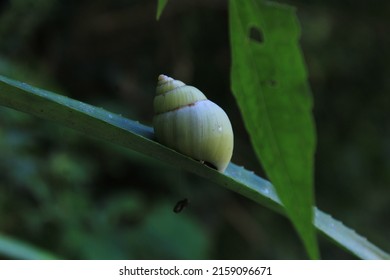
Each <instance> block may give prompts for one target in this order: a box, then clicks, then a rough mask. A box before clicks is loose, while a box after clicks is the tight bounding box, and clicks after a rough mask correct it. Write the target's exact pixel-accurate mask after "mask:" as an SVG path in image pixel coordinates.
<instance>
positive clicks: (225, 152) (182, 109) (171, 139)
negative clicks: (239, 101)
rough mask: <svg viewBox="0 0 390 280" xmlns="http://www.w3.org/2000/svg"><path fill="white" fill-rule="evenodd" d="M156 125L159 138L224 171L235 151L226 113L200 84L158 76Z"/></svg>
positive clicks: (154, 123)
mask: <svg viewBox="0 0 390 280" xmlns="http://www.w3.org/2000/svg"><path fill="white" fill-rule="evenodd" d="M154 111H155V116H154V118H153V126H154V130H155V134H156V138H157V141H159V142H160V143H162V144H164V145H166V146H168V147H170V148H172V149H174V150H176V151H178V152H180V153H183V154H185V155H187V156H189V157H192V158H194V159H196V160H199V161H201V162H204V163H206V164H208V165H211V166H213V167H215V168H216V169H217V170H218V171H220V172H223V171H224V170H225V169H226V167H227V165H228V164H229V162H230V159H231V157H232V153H233V130H232V126H231V124H230V121H229V118H228V116H227V115H226V113H225V112H224V111H223V110H222V109H221V108H220V107H219V106H218V105H216V104H215V103H213V102H211V101H210V100H208V99H207V98H206V96H205V95H204V94H203V93H202V92H201V91H200V90H198V89H197V88H195V87H192V86H188V85H186V84H184V83H183V82H181V81H178V80H174V79H172V78H170V77H168V76H165V75H160V76H159V77H158V83H157V89H156V96H155V98H154Z"/></svg>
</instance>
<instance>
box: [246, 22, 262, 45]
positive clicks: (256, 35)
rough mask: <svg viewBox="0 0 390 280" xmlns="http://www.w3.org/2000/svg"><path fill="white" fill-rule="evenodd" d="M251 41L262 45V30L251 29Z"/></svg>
mask: <svg viewBox="0 0 390 280" xmlns="http://www.w3.org/2000/svg"><path fill="white" fill-rule="evenodd" d="M249 39H251V40H252V41H254V42H256V43H259V44H261V43H263V42H264V38H263V32H261V30H260V28H257V27H255V26H252V27H251V28H250V29H249Z"/></svg>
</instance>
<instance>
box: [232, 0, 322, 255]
mask: <svg viewBox="0 0 390 280" xmlns="http://www.w3.org/2000/svg"><path fill="white" fill-rule="evenodd" d="M229 13H230V39H231V47H232V72H231V80H232V90H233V93H234V95H235V97H236V99H237V102H238V105H239V107H240V111H241V114H242V116H243V120H244V123H245V126H246V128H247V130H248V132H249V135H250V138H251V141H252V145H253V147H254V149H255V151H256V154H257V157H258V158H259V159H260V160H261V163H262V165H263V167H264V169H265V171H266V173H267V175H268V177H269V178H270V180H271V182H272V183H273V185H274V186H275V188H276V191H277V193H278V195H279V197H280V199H281V200H282V203H283V205H285V208H286V212H287V215H288V217H289V218H290V219H291V221H292V223H293V225H294V226H295V228H296V230H297V232H298V233H299V235H300V237H301V239H302V240H303V243H304V245H305V247H306V250H307V252H308V254H309V256H310V257H311V258H313V259H316V258H318V257H319V253H318V245H317V238H316V234H315V230H314V227H313V225H312V220H313V211H312V206H313V202H314V192H313V176H314V175H313V174H314V150H315V128H314V121H313V117H312V113H311V110H312V98H311V95H310V89H309V86H308V83H307V78H306V71H305V65H304V62H303V59H302V56H301V52H300V48H299V46H298V39H299V32H300V30H299V25H298V21H297V19H296V16H295V12H294V9H293V8H291V7H289V6H282V5H278V4H273V3H269V2H265V1H260V0H257V1H256V0H252V1H238V0H231V1H230V6H229Z"/></svg>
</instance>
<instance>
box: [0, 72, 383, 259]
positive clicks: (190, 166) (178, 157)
mask: <svg viewBox="0 0 390 280" xmlns="http://www.w3.org/2000/svg"><path fill="white" fill-rule="evenodd" d="M0 105H3V106H7V107H10V108H13V109H16V110H19V111H21V112H25V113H30V114H33V115H35V116H38V117H40V118H43V119H46V120H49V121H54V122H57V123H59V124H62V125H65V126H67V127H70V128H73V129H75V130H77V131H79V132H82V133H85V134H86V135H87V136H90V137H96V138H97V139H100V140H106V141H109V142H110V143H113V144H118V145H121V146H124V147H127V148H129V149H132V150H134V151H137V152H139V153H142V154H145V155H149V156H151V157H153V158H156V159H159V160H161V161H164V162H167V163H170V164H173V165H174V166H177V167H180V168H182V169H184V170H187V171H189V172H192V173H195V174H197V175H199V176H201V177H203V178H206V179H207V180H209V181H210V182H214V183H216V184H219V185H221V186H223V187H225V188H227V189H229V190H232V191H234V192H237V193H239V194H241V195H242V196H245V197H247V198H249V199H251V200H253V201H255V202H257V203H258V204H261V205H263V206H265V207H268V208H270V209H272V210H274V211H276V212H278V213H281V214H285V212H284V207H283V205H282V204H281V202H280V199H279V197H278V196H277V194H276V192H275V189H274V187H273V186H272V185H271V183H270V182H268V181H266V180H264V179H262V178H261V177H259V176H257V175H255V174H254V173H253V172H251V171H248V170H245V169H244V168H242V167H239V166H237V165H235V164H233V163H230V164H229V166H228V168H227V169H226V171H225V173H223V174H222V173H220V172H217V171H216V170H214V169H211V168H209V167H207V166H205V165H203V164H201V163H199V162H197V161H195V160H192V159H190V158H188V157H186V156H184V155H182V154H179V153H177V152H175V151H174V150H171V149H169V148H167V147H165V146H163V145H160V144H159V143H157V142H155V141H154V134H153V129H152V128H150V127H147V126H144V125H141V124H139V123H138V122H136V121H132V120H129V119H126V118H124V117H121V116H119V115H117V114H113V113H111V112H108V111H106V110H104V109H100V108H97V107H94V106H91V105H88V104H85V103H82V102H79V101H76V100H73V99H70V98H67V97H65V96H61V95H58V94H55V93H52V92H49V91H46V90H42V89H39V88H36V87H33V86H30V85H27V84H26V83H22V82H18V81H15V80H11V79H8V78H6V77H3V76H1V75H0ZM315 213H316V215H315V216H314V223H315V226H316V227H317V229H318V230H319V231H320V232H322V233H323V234H324V235H326V236H328V237H329V238H330V239H332V240H334V241H335V242H336V243H337V244H339V245H340V246H341V247H343V248H345V249H346V250H348V251H350V252H351V253H353V254H355V255H356V256H358V257H359V258H362V259H390V255H389V254H387V253H386V252H384V251H382V250H381V249H380V248H378V247H376V246H375V245H373V244H372V243H370V242H368V241H367V239H365V238H364V237H362V236H360V235H358V234H357V233H356V232H354V231H353V230H351V229H349V228H347V227H346V226H344V225H343V224H342V223H340V222H339V221H337V220H335V219H333V218H332V217H330V216H329V215H328V214H325V213H323V212H321V211H320V210H318V209H315Z"/></svg>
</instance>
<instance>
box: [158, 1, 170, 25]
mask: <svg viewBox="0 0 390 280" xmlns="http://www.w3.org/2000/svg"><path fill="white" fill-rule="evenodd" d="M167 3H168V0H158V2H157V14H156V20H159V19H160V17H161V14H162V12H163V11H164V8H165V6H166V5H167Z"/></svg>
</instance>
